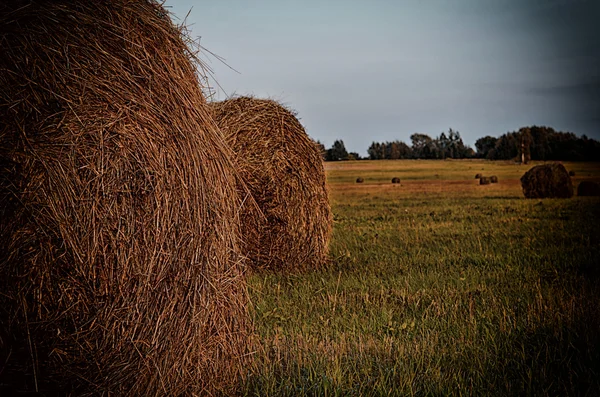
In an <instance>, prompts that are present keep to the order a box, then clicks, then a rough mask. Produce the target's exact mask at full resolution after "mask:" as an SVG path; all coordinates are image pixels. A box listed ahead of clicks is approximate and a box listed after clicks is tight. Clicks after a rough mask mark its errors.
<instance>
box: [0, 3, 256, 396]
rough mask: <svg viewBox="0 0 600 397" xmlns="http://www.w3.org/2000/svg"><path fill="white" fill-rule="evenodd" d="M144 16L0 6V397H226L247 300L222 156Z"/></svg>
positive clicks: (149, 10)
mask: <svg viewBox="0 0 600 397" xmlns="http://www.w3.org/2000/svg"><path fill="white" fill-rule="evenodd" d="M183 37H184V36H182V35H181V32H180V30H179V29H177V28H176V27H175V26H174V25H173V24H172V22H171V21H170V19H169V17H168V15H167V13H166V12H165V10H164V9H163V8H162V7H161V6H160V5H158V4H157V3H155V2H152V1H144V0H137V1H136V0H111V1H95V2H74V1H66V0H63V1H61V0H56V1H51V2H45V1H40V2H30V1H24V0H16V1H13V2H3V3H2V5H0V86H1V87H2V91H1V93H0V96H1V101H0V117H2V120H3V123H2V125H1V126H0V284H1V285H2V294H0V355H1V356H0V384H3V385H4V386H5V388H10V389H11V390H12V391H14V392H20V391H32V390H39V391H40V392H43V393H44V394H45V395H54V394H58V395H89V394H93V395H115V396H117V395H118V396H135V395H139V396H142V395H143V396H146V395H147V396H156V395H169V396H177V395H199V394H209V393H213V394H214V393H224V394H227V393H228V392H229V391H230V390H231V387H232V385H233V384H234V383H235V382H237V379H238V376H239V374H240V367H241V365H242V364H243V363H242V360H241V358H240V357H241V356H242V355H243V354H244V352H245V346H246V335H247V333H248V329H249V327H248V321H247V320H246V318H247V312H246V303H247V292H246V288H245V283H244V280H243V277H242V274H241V272H242V270H243V269H242V265H243V263H242V262H241V260H240V258H241V256H240V253H239V247H238V246H237V244H238V241H237V239H238V236H239V232H238V227H239V224H238V222H239V221H238V218H236V211H237V208H238V206H239V202H238V201H237V199H236V197H237V193H236V192H237V190H236V181H235V179H234V178H235V177H234V168H233V163H232V161H231V152H230V151H229V149H228V148H227V147H226V145H225V143H224V141H223V140H222V137H221V135H220V133H219V132H218V130H217V129H216V128H215V127H214V123H213V122H212V121H211V119H210V116H209V114H208V111H207V105H206V102H205V100H204V98H203V96H202V92H201V88H200V86H199V84H198V78H197V73H198V71H197V70H196V68H195V67H194V66H193V65H194V64H193V63H192V62H190V60H191V57H193V54H192V53H190V51H189V47H187V44H186V41H185V39H184V38H183Z"/></svg>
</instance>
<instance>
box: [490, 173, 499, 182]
mask: <svg viewBox="0 0 600 397" xmlns="http://www.w3.org/2000/svg"><path fill="white" fill-rule="evenodd" d="M490 182H491V183H498V177H497V176H496V175H492V176H490Z"/></svg>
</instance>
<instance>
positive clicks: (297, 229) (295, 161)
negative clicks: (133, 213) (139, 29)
mask: <svg viewBox="0 0 600 397" xmlns="http://www.w3.org/2000/svg"><path fill="white" fill-rule="evenodd" d="M210 105H211V107H212V110H213V115H214V119H215V121H216V123H217V125H218V126H219V128H220V129H221V131H222V133H223V134H224V136H225V138H226V141H227V143H228V144H229V146H230V147H231V148H232V149H233V151H234V153H235V157H236V159H237V167H238V170H239V172H240V174H241V176H242V178H243V179H244V181H245V182H246V186H247V188H248V189H249V191H250V194H251V196H252V198H253V199H254V202H255V203H256V204H257V206H256V205H252V204H251V201H250V200H249V201H248V204H246V205H244V206H243V207H242V225H243V228H242V233H243V236H244V238H245V242H244V248H243V252H244V254H245V255H246V256H248V257H249V258H250V260H251V263H252V265H253V266H254V268H256V269H267V268H268V269H285V270H297V269H307V268H315V267H318V266H320V265H321V264H323V263H324V261H325V260H326V258H327V253H328V247H329V239H330V235H331V222H332V215H331V209H330V206H329V199H328V193H327V187H326V185H325V170H324V167H323V160H322V157H321V154H320V151H319V148H318V147H317V145H316V144H315V142H314V141H313V140H312V139H310V138H309V137H308V135H307V134H306V132H305V131H304V128H303V127H302V125H301V124H300V122H299V121H298V119H297V118H296V117H295V115H294V113H292V112H291V111H290V110H288V109H286V108H285V107H283V106H282V105H280V104H279V103H277V102H275V101H272V100H267V99H256V98H250V97H240V98H235V99H229V100H226V101H222V102H215V103H211V104H210ZM243 189H245V186H244V187H242V190H243ZM242 193H243V192H242Z"/></svg>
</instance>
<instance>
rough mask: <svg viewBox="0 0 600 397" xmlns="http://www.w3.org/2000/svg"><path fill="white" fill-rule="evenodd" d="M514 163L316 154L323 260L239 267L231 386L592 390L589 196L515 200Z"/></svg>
mask: <svg viewBox="0 0 600 397" xmlns="http://www.w3.org/2000/svg"><path fill="white" fill-rule="evenodd" d="M565 166H566V167H567V169H569V170H573V171H575V173H576V175H575V177H574V178H573V180H574V182H575V184H577V183H578V182H580V181H581V180H586V179H588V180H596V181H600V164H594V163H565ZM529 167H530V166H522V165H518V164H514V163H511V162H489V161H479V160H477V161H475V160H473V161H468V160H465V161H441V160H440V161H422V160H400V161H358V162H336V163H328V164H327V165H326V168H327V173H328V181H329V186H330V196H331V197H330V198H331V203H332V207H333V212H334V233H333V240H332V243H331V255H330V259H331V260H330V263H329V264H328V265H327V266H326V267H325V268H323V269H320V270H317V271H313V272H305V273H300V274H273V273H261V274H255V275H253V276H251V278H250V282H249V285H250V292H251V298H252V307H251V312H252V316H253V319H254V323H255V327H256V331H257V334H258V339H259V341H258V342H259V343H258V344H259V347H258V348H257V350H256V353H255V360H254V366H253V367H252V368H251V371H250V375H249V377H248V379H247V381H246V383H245V384H244V386H243V392H244V394H246V395H255V396H265V395H274V396H275V395H277V396H279V395H289V396H297V395H315V396H316V395H318V396H321V395H323V396H336V395H364V396H371V395H372V396H386V395H392V396H394V395H532V396H535V395H560V396H566V395H590V396H594V395H600V263H599V262H600V198H590V197H573V198H572V199H543V200H539V199H537V200H530V199H525V198H523V195H522V192H521V187H520V183H519V178H520V177H521V175H522V174H523V173H524V172H525V171H526V170H527V169H528V168H529ZM476 173H483V174H484V175H486V176H490V175H497V176H498V178H499V183H498V184H493V185H486V186H479V185H478V181H477V180H476V179H474V176H475V174H476ZM395 176H397V177H399V178H400V179H401V184H400V185H392V184H391V183H390V181H391V178H392V177H395ZM357 177H363V178H364V179H365V182H364V183H363V184H356V183H355V182H354V181H355V179H356V178H357Z"/></svg>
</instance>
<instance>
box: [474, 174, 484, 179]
mask: <svg viewBox="0 0 600 397" xmlns="http://www.w3.org/2000/svg"><path fill="white" fill-rule="evenodd" d="M482 176H483V175H481V174H475V179H480V178H481V177H482Z"/></svg>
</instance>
